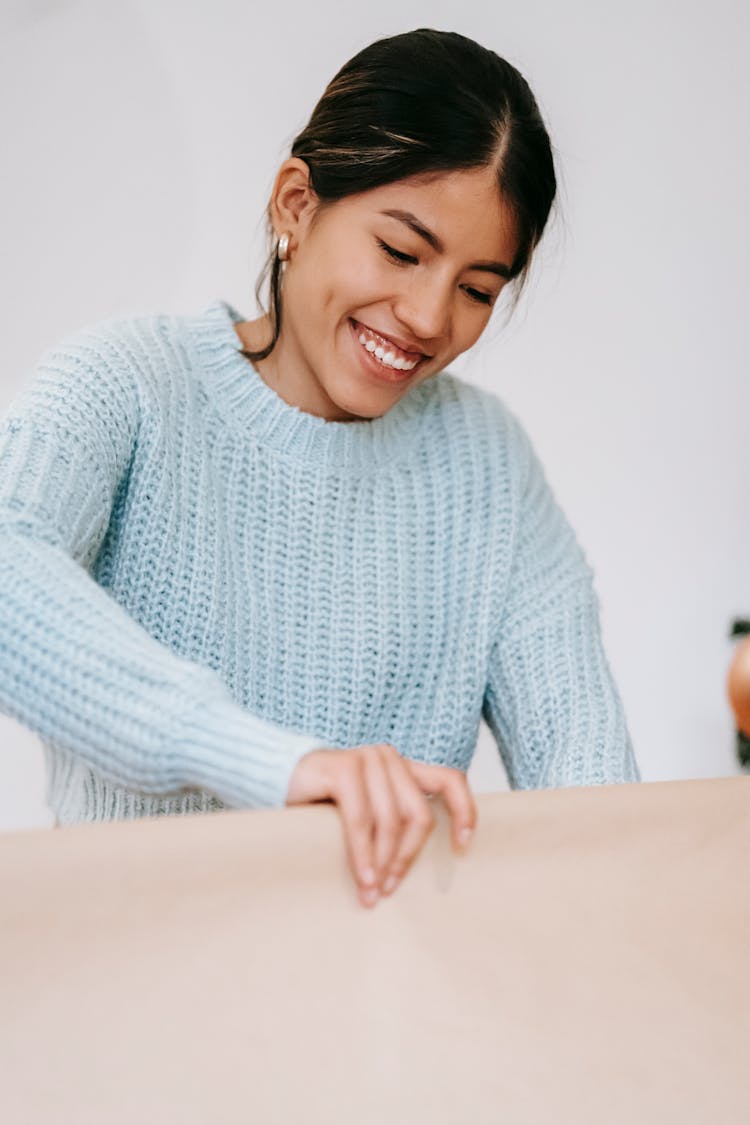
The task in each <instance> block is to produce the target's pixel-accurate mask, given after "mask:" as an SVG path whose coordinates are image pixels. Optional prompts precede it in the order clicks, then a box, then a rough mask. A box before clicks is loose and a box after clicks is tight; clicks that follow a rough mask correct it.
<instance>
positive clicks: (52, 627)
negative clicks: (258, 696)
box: [0, 326, 320, 808]
mask: <svg viewBox="0 0 750 1125" xmlns="http://www.w3.org/2000/svg"><path fill="white" fill-rule="evenodd" d="M139 415H140V394H139V380H138V375H137V367H135V366H134V364H133V359H132V356H130V355H129V354H128V351H127V344H126V342H124V341H123V340H121V339H119V338H118V337H117V334H116V333H113V332H112V331H111V330H110V331H105V330H103V329H102V327H101V326H93V327H91V328H89V329H84V330H82V331H81V332H78V333H74V334H72V335H71V336H69V337H67V338H66V339H65V340H63V341H62V342H61V343H60V344H58V345H56V346H55V347H54V348H52V349H49V350H48V351H47V352H45V354H44V355H43V356H42V358H41V359H40V361H39V363H38V365H37V366H36V368H35V369H34V371H33V373H32V376H31V378H30V379H29V381H28V382H27V384H26V385H25V386H24V388H23V389H22V391H21V393H20V394H19V396H18V397H17V399H16V400H15V401H14V403H13V404H12V405H11V408H10V410H9V411H8V412H7V413H6V415H5V417H4V418H3V419H2V421H1V422H0V710H1V711H3V712H4V713H6V714H7V715H9V716H11V717H13V718H15V719H17V720H18V721H19V722H21V723H22V724H24V725H25V726H27V727H28V728H30V729H31V730H33V731H34V732H35V733H37V734H38V735H40V736H41V737H42V738H45V739H47V740H50V741H54V742H55V743H56V744H57V745H58V746H60V747H61V748H62V749H64V750H67V751H69V752H71V753H73V754H75V755H77V756H79V757H80V758H81V759H82V760H83V761H85V762H86V763H87V764H88V765H89V766H90V767H91V768H93V769H94V770H96V771H98V772H99V773H100V774H101V775H102V776H104V777H105V778H106V779H108V780H109V781H111V782H113V783H114V784H116V785H121V786H124V787H126V788H129V789H131V790H135V791H139V792H143V793H148V794H166V793H174V792H178V791H180V790H181V789H190V788H198V789H204V790H207V791H209V792H212V793H213V794H215V795H216V796H217V797H218V798H219V799H220V800H222V801H223V802H224V803H225V804H227V805H228V806H230V807H237V808H241V807H273V806H280V805H283V804H284V802H285V799H286V793H287V789H288V784H289V780H290V778H291V775H292V773H293V771H294V768H295V766H296V764H297V762H298V760H299V759H300V758H301V757H302V756H303V754H305V753H307V752H308V751H309V750H312V749H314V748H315V747H317V746H319V745H320V740H319V739H315V738H314V737H313V736H311V735H307V734H304V733H301V732H295V731H290V730H286V729H284V728H281V727H279V726H277V725H276V724H274V723H271V722H269V721H266V720H264V719H262V718H260V717H259V716H257V715H254V714H251V713H250V712H249V711H247V710H245V709H244V708H242V707H241V706H240V705H239V704H238V703H237V702H236V701H235V700H234V699H233V698H232V696H231V694H230V692H229V690H228V688H227V686H226V685H225V684H224V682H223V681H222V680H221V679H220V677H219V676H218V675H217V674H216V673H215V672H214V671H213V669H210V668H207V667H204V666H202V665H200V664H198V663H195V662H193V661H190V660H187V659H184V658H182V657H180V656H179V655H177V654H176V653H174V652H173V651H172V650H171V649H169V648H168V647H167V646H165V645H162V644H161V643H160V642H158V641H157V640H156V639H155V638H154V637H152V636H151V634H150V633H148V632H147V630H145V629H144V628H143V627H142V626H141V625H140V624H139V623H138V622H136V621H135V619H134V618H133V617H131V616H130V614H128V613H127V612H126V610H125V609H124V608H123V607H122V606H121V605H119V603H118V602H117V601H116V600H115V599H114V598H113V597H112V596H111V595H110V594H109V593H108V592H107V591H106V590H105V589H104V588H103V587H101V586H100V585H99V584H98V583H97V582H96V581H95V580H94V579H93V578H92V577H91V574H90V573H89V567H90V565H91V563H92V561H93V560H94V559H95V557H96V554H97V552H98V549H99V547H100V545H101V543H102V541H103V538H104V535H105V533H106V529H107V525H108V522H109V517H110V514H111V510H112V505H113V501H114V498H115V495H116V492H117V489H118V485H119V484H120V482H121V481H122V479H123V477H124V476H125V475H126V474H127V471H128V466H129V463H130V460H131V457H132V455H133V451H134V449H135V446H136V443H137V437H138V425H139Z"/></svg>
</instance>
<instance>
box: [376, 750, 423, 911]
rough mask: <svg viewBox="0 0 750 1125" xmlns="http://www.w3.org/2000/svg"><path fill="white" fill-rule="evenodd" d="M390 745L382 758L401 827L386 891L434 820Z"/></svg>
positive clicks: (394, 884)
mask: <svg viewBox="0 0 750 1125" xmlns="http://www.w3.org/2000/svg"><path fill="white" fill-rule="evenodd" d="M389 749H390V751H391V752H390V753H389V754H387V756H386V759H385V760H386V764H387V768H388V771H389V773H390V776H391V779H392V784H393V791H394V793H395V794H396V800H397V801H398V803H399V807H400V809H401V817H402V823H403V831H402V833H401V837H400V839H399V840H398V842H397V847H396V848H395V850H394V853H393V855H392V857H391V859H390V861H389V865H388V868H387V870H386V872H385V878H384V880H383V891H384V893H385V894H391V893H392V892H393V891H394V890H395V889H396V887H397V886H398V884H399V883H400V882H401V880H402V879H403V877H404V875H405V874H406V873H407V871H408V870H409V868H410V867H411V865H412V863H413V862H414V860H415V859H416V857H417V855H418V854H419V852H420V850H421V849H422V847H423V845H424V844H425V842H426V840H427V837H428V836H429V835H430V833H431V832H432V830H433V828H434V827H435V823H436V821H435V814H434V813H433V811H432V809H431V808H430V807H429V805H428V803H427V801H426V799H425V796H424V794H423V792H422V791H421V789H420V788H419V785H418V784H417V782H416V780H415V778H414V775H413V774H412V772H411V771H410V769H409V767H408V765H407V762H406V760H405V759H404V758H403V757H402V756H401V755H400V754H399V753H398V751H397V750H396V749H395V747H389Z"/></svg>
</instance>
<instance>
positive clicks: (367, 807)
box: [332, 751, 377, 906]
mask: <svg viewBox="0 0 750 1125" xmlns="http://www.w3.org/2000/svg"><path fill="white" fill-rule="evenodd" d="M332 792H333V797H334V799H335V801H336V804H337V805H338V808H339V813H340V814H341V824H342V828H343V830H344V843H345V846H346V853H347V859H348V861H349V867H350V868H351V872H352V875H353V876H354V879H355V881H356V882H357V884H358V889H359V893H360V899H361V901H362V902H363V903H364V905H365V906H372V905H374V902H375V901H377V896H376V895H375V897H374V898H373V893H372V892H374V891H375V887H376V883H377V872H376V870H375V856H374V848H373V821H374V812H373V808H372V805H371V803H370V798H369V795H368V792H367V786H366V783H365V775H364V767H363V760H362V755H361V754H360V753H359V752H358V751H350V752H349V753H348V754H347V758H346V760H345V761H344V760H342V762H341V764H340V767H339V769H338V771H337V774H336V778H335V782H334V784H333V786H332Z"/></svg>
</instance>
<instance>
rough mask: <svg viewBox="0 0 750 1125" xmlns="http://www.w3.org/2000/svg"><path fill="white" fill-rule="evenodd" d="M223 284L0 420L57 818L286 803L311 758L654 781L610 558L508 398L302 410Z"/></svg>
mask: <svg viewBox="0 0 750 1125" xmlns="http://www.w3.org/2000/svg"><path fill="white" fill-rule="evenodd" d="M241 319H242V317H241V316H240V314H239V313H238V312H237V310H236V309H234V308H233V307H232V306H231V305H229V304H228V303H227V302H225V301H219V300H217V301H214V302H213V303H212V304H211V305H210V306H209V307H208V308H207V309H206V310H205V311H204V312H202V313H201V314H199V315H195V316H186V317H177V316H166V315H163V316H158V315H157V316H146V317H137V318H116V319H111V320H107V321H103V322H100V323H98V324H94V325H92V326H91V327H88V328H85V329H83V330H81V331H78V332H75V333H72V334H71V335H70V336H68V337H67V338H66V339H64V340H63V341H62V342H61V343H60V344H58V345H56V346H55V347H53V348H51V349H49V350H48V351H47V352H46V353H45V354H44V355H43V356H42V358H41V359H40V361H39V363H38V365H37V366H36V368H35V369H34V371H33V373H32V375H31V377H30V378H29V379H28V380H27V383H26V384H25V385H24V387H23V388H22V391H21V393H20V394H19V396H18V397H17V398H16V400H15V402H14V403H13V405H12V407H11V409H10V410H9V412H8V413H7V414H6V416H5V418H4V420H3V422H2V426H1V427H0V709H1V710H3V711H5V712H6V713H7V714H9V715H11V716H14V717H15V718H17V719H18V720H19V721H20V722H21V723H23V724H25V725H26V726H28V727H30V728H31V729H32V730H34V731H36V732H37V733H38V734H39V735H40V736H41V738H42V741H43V743H44V747H45V756H46V761H47V766H48V790H47V799H48V801H49V804H50V807H51V808H52V810H53V812H54V813H55V815H56V817H57V820H58V822H59V823H70V822H73V821H78V820H106V819H111V818H121V817H132V816H143V815H159V814H168V813H187V812H194V811H200V810H209V809H218V808H222V807H226V806H230V807H261V806H281V805H283V804H284V801H285V796H286V792H287V786H288V783H289V779H290V777H291V774H292V771H293V770H294V767H295V765H296V763H297V761H298V760H299V758H300V757H301V756H302V755H303V754H305V753H306V752H307V751H309V750H312V749H314V748H316V747H323V746H328V747H353V746H359V745H363V744H365V743H375V742H391V743H393V744H394V745H395V746H396V747H397V749H398V750H399V751H400V752H401V753H402V754H403V755H405V756H406V757H408V758H414V759H418V760H420V761H425V762H431V763H436V764H441V765H447V766H453V767H457V768H459V769H461V770H466V769H467V768H468V766H469V764H470V762H471V758H472V755H473V753H474V749H475V745H476V741H477V733H478V727H479V722H480V717H481V716H482V714H484V716H485V718H486V720H487V722H488V724H489V726H490V728H491V730H492V733H493V735H494V737H495V739H496V741H497V744H498V748H499V751H500V754H501V755H502V758H503V761H504V763H505V767H506V770H507V772H508V777H509V781H510V784H511V786H512V787H513V788H524V789H528V788H542V787H549V786H564V785H600V784H607V783H614V782H628V781H638V780H640V777H639V772H638V767H637V765H636V761H635V758H634V755H633V750H632V746H631V743H630V740H629V737H628V733H627V728H626V723H625V719H624V716H623V710H622V706H621V702H620V699H619V696H618V693H617V690H616V688H615V686H614V684H613V682H612V678H611V674H610V671H609V667H608V664H607V661H606V657H605V655H604V653H603V650H602V644H601V639H600V631H599V621H598V605H597V598H596V595H595V593H594V590H593V586H592V575H591V571H590V568H589V566H588V564H587V562H586V560H585V558H584V555H583V553H582V551H581V549H580V548H579V546H578V545H577V543H576V540H575V538H574V535H573V532H572V531H571V528H570V526H569V524H568V523H567V521H566V520H565V518H564V516H563V515H562V513H561V511H560V509H559V507H558V506H557V505H556V503H555V501H554V499H553V497H552V495H551V493H550V490H549V488H548V485H547V484H546V482H545V479H544V476H543V473H542V469H541V467H540V464H539V462H538V460H537V458H536V457H535V455H534V453H533V451H532V449H531V447H530V444H529V441H528V438H527V437H526V436H525V434H524V432H523V430H522V428H521V427H520V425H519V423H518V421H517V420H516V419H515V417H514V416H513V415H512V414H511V413H510V412H509V411H508V409H507V408H506V407H505V406H504V405H503V404H502V402H501V401H500V399H499V398H497V397H496V396H494V395H493V394H490V393H488V392H486V391H482V390H480V389H478V388H476V387H474V386H472V385H471V384H469V383H467V382H465V381H464V380H462V379H461V378H459V377H458V376H456V375H454V374H452V373H450V372H449V371H443V372H442V373H441V374H439V375H437V376H435V377H434V378H431V379H429V380H427V381H426V382H425V383H422V384H420V385H417V386H415V387H413V388H412V389H411V391H409V392H408V393H407V394H406V395H405V396H404V397H403V398H402V399H401V400H400V401H399V402H398V403H397V404H396V405H395V406H394V407H393V408H392V409H391V410H390V411H389V412H388V413H387V414H385V415H384V416H383V417H381V418H377V419H374V420H372V421H363V422H328V421H325V420H324V419H322V418H319V417H317V416H315V415H312V414H307V413H305V412H303V411H300V410H298V409H297V408H296V407H293V406H290V405H289V404H288V403H286V402H285V401H284V400H283V399H282V398H280V397H279V395H277V394H276V392H275V391H273V390H272V389H271V388H270V387H268V386H267V385H266V383H265V382H264V381H263V379H262V378H261V377H260V375H259V374H258V373H257V372H256V371H255V369H254V368H253V367H252V366H251V364H250V363H249V362H248V361H247V360H246V359H245V358H244V357H243V356H241V355H240V354H239V352H238V348H239V347H240V346H241V344H240V341H239V338H238V336H237V334H236V332H235V329H234V327H233V325H234V322H235V321H238V320H241Z"/></svg>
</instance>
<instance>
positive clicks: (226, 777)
mask: <svg viewBox="0 0 750 1125" xmlns="http://www.w3.org/2000/svg"><path fill="white" fill-rule="evenodd" d="M324 746H325V742H323V741H322V740H321V739H320V738H314V737H313V736H312V735H307V734H301V733H299V732H297V731H290V730H287V729H286V728H285V727H281V726H278V725H277V724H276V723H272V722H269V721H268V720H266V719H261V718H259V717H258V716H257V715H253V714H252V713H251V712H250V711H246V710H245V709H244V708H242V707H240V706H239V705H238V704H237V703H235V702H234V700H231V699H229V700H226V701H224V700H220V701H218V702H217V701H212V702H210V703H208V704H205V705H203V706H201V707H200V708H196V709H195V710H194V711H193V713H192V714H191V716H190V723H189V727H188V730H187V731H186V732H185V734H184V736H183V738H182V739H181V740H180V745H179V747H177V748H176V749H177V752H178V756H179V763H180V773H181V774H182V777H181V778H180V781H181V783H182V787H183V788H191V789H192V788H198V789H204V790H208V791H209V792H210V793H213V794H215V795H216V796H217V797H218V798H219V799H220V800H221V801H222V802H223V803H224V804H225V805H228V806H229V807H230V808H280V807H282V806H284V805H285V803H286V795H287V792H288V789H289V782H290V780H291V777H292V774H293V773H294V770H295V767H296V765H297V762H298V761H299V760H300V758H301V757H303V755H305V754H307V753H309V752H310V751H311V750H317V749H321V748H323V747H324Z"/></svg>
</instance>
